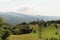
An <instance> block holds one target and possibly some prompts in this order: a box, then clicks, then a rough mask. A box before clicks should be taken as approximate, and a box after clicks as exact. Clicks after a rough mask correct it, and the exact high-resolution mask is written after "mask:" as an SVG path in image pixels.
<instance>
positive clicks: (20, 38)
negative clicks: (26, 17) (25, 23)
mask: <svg viewBox="0 0 60 40" xmlns="http://www.w3.org/2000/svg"><path fill="white" fill-rule="evenodd" d="M29 26H30V27H33V28H34V29H33V30H36V33H33V32H32V33H30V34H24V35H10V37H9V38H8V39H9V40H40V38H39V31H38V29H39V27H38V25H29ZM55 32H57V29H56V28H55V27H54V25H53V24H52V25H50V26H47V27H46V28H43V27H42V33H41V36H42V40H46V38H48V39H49V38H57V39H58V38H59V36H60V24H58V32H59V34H58V35H56V34H55Z"/></svg>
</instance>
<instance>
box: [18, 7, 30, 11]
mask: <svg viewBox="0 0 60 40" xmlns="http://www.w3.org/2000/svg"><path fill="white" fill-rule="evenodd" d="M28 9H29V8H28V7H24V8H19V9H18V11H27V10H28Z"/></svg>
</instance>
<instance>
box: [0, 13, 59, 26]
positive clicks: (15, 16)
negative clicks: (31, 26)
mask: <svg viewBox="0 0 60 40" xmlns="http://www.w3.org/2000/svg"><path fill="white" fill-rule="evenodd" d="M0 16H1V17H3V18H4V19H5V20H7V21H6V22H7V23H8V24H10V25H16V24H19V23H22V22H31V21H34V20H36V19H37V18H38V19H39V20H42V19H43V20H57V19H60V17H56V16H37V15H36V16H32V15H25V14H20V13H15V12H0Z"/></svg>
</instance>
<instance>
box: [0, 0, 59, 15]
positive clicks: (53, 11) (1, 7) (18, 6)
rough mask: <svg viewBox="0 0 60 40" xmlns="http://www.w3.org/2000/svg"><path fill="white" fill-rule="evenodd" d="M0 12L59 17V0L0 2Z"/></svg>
mask: <svg viewBox="0 0 60 40" xmlns="http://www.w3.org/2000/svg"><path fill="white" fill-rule="evenodd" d="M0 12H18V13H23V14H29V15H47V16H60V0H0Z"/></svg>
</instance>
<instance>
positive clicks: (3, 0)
mask: <svg viewBox="0 0 60 40" xmlns="http://www.w3.org/2000/svg"><path fill="white" fill-rule="evenodd" d="M10 1H12V0H0V2H10Z"/></svg>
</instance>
